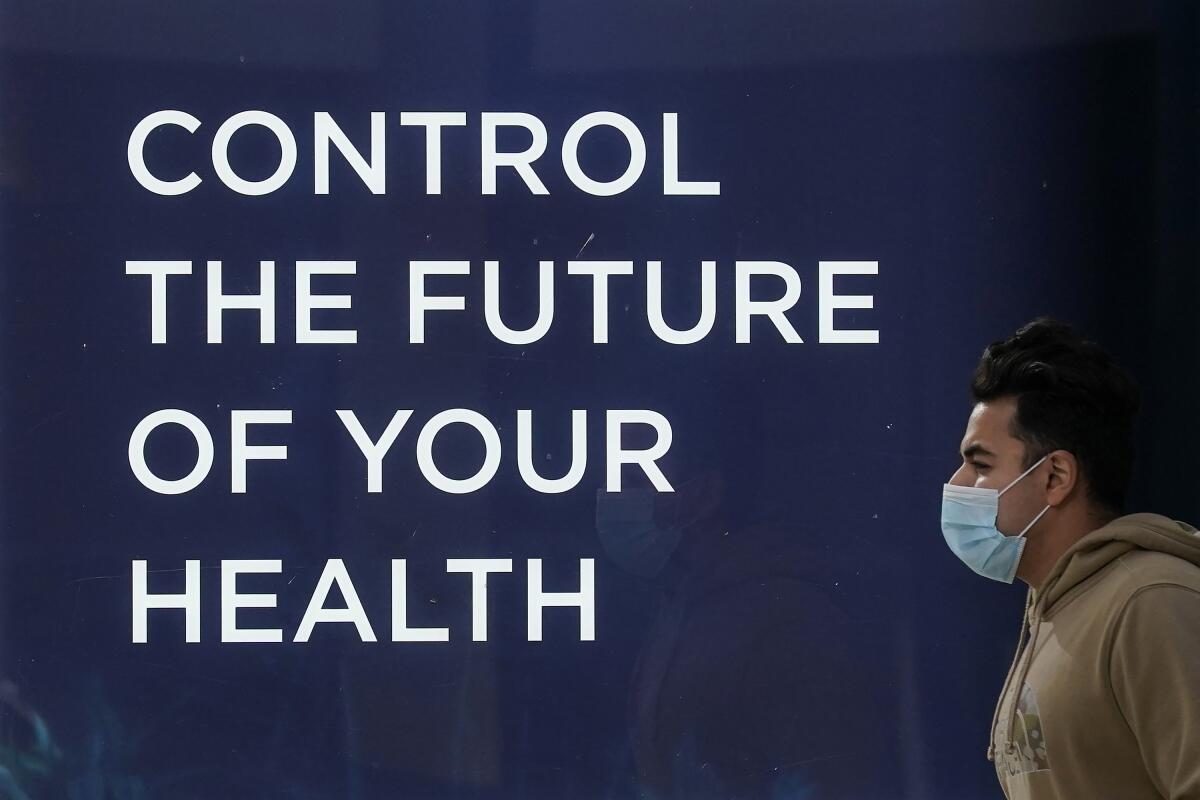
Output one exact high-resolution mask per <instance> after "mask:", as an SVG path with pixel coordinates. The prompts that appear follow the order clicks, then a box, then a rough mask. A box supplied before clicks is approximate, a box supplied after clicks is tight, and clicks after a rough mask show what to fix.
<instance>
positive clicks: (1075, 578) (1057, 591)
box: [1030, 513, 1200, 616]
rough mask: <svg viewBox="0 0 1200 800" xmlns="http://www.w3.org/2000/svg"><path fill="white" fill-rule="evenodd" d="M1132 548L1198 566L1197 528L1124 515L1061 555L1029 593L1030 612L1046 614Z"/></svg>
mask: <svg viewBox="0 0 1200 800" xmlns="http://www.w3.org/2000/svg"><path fill="white" fill-rule="evenodd" d="M1135 549H1141V550H1155V551H1158V552H1160V553H1167V554H1169V555H1173V556H1176V557H1177V558H1182V559H1183V560H1185V561H1188V562H1190V563H1192V564H1195V565H1196V566H1200V535H1198V532H1197V530H1196V528H1194V527H1192V526H1191V525H1189V524H1188V523H1186V522H1181V521H1179V520H1174V519H1170V518H1169V517H1164V516H1163V515H1162V514H1149V513H1138V514H1126V515H1125V516H1122V517H1117V518H1115V519H1113V520H1112V521H1111V522H1109V523H1107V524H1105V525H1102V526H1101V527H1099V528H1097V529H1096V530H1094V531H1092V532H1091V533H1088V534H1087V535H1085V536H1083V537H1081V538H1080V539H1079V541H1077V542H1075V544H1073V545H1072V546H1071V547H1070V548H1069V549H1068V550H1067V552H1065V553H1063V555H1062V556H1061V557H1060V558H1059V559H1058V561H1057V562H1056V563H1055V565H1054V567H1053V568H1052V569H1051V570H1050V574H1049V575H1047V576H1046V580H1045V581H1044V582H1043V583H1042V586H1041V587H1040V588H1038V589H1031V590H1030V600H1031V605H1032V607H1033V613H1034V614H1035V615H1039V616H1041V615H1045V614H1046V613H1047V612H1049V611H1050V609H1052V608H1053V607H1054V604H1055V603H1057V602H1058V601H1059V600H1060V599H1061V598H1062V596H1063V595H1065V594H1066V593H1067V592H1069V591H1071V589H1074V588H1075V587H1076V586H1077V585H1079V584H1080V583H1082V582H1083V581H1085V580H1087V579H1088V578H1090V577H1091V576H1092V575H1094V574H1095V573H1097V572H1099V571H1100V570H1101V569H1103V568H1104V567H1106V566H1108V565H1109V564H1110V563H1111V562H1113V561H1116V560H1117V559H1118V558H1120V557H1121V556H1123V555H1125V554H1126V553H1128V552H1129V551H1130V550H1135Z"/></svg>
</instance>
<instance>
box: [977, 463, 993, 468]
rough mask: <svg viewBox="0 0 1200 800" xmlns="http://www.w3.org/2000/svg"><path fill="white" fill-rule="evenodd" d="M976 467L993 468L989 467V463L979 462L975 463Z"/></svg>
mask: <svg viewBox="0 0 1200 800" xmlns="http://www.w3.org/2000/svg"><path fill="white" fill-rule="evenodd" d="M975 469H991V467H989V466H988V465H987V464H980V463H978V462H977V463H976V464H975Z"/></svg>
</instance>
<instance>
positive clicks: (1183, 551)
mask: <svg viewBox="0 0 1200 800" xmlns="http://www.w3.org/2000/svg"><path fill="white" fill-rule="evenodd" d="M1027 630H1028V633H1029V637H1028V646H1023V645H1025V643H1026V632H1027ZM988 758H989V759H990V760H993V761H995V767H996V774H997V776H998V777H999V778H1000V784H1001V786H1002V787H1003V788H1004V794H1005V796H1006V797H1008V798H1009V799H1010V800H1051V799H1053V800H1161V798H1168V800H1200V533H1198V532H1197V530H1196V528H1194V527H1192V526H1191V525H1188V524H1187V523H1184V522H1178V521H1176V520H1172V519H1168V518H1167V517H1164V516H1162V515H1160V514H1146V513H1140V514H1127V515H1125V516H1122V517H1117V518H1116V519H1114V520H1112V521H1111V522H1109V523H1108V524H1106V525H1104V526H1102V527H1100V528H1097V529H1096V530H1094V531H1092V532H1091V533H1089V534H1087V535H1086V536H1084V537H1082V538H1081V539H1080V540H1079V541H1078V542H1076V543H1075V544H1074V545H1073V546H1072V547H1071V548H1070V549H1069V550H1067V552H1066V553H1064V554H1063V556H1062V557H1061V558H1060V559H1059V560H1058V562H1057V563H1056V564H1055V565H1054V568H1053V569H1052V570H1051V572H1050V574H1049V576H1047V578H1046V581H1045V582H1044V583H1043V584H1042V586H1041V587H1040V588H1039V589H1038V590H1034V589H1030V591H1029V595H1028V598H1027V601H1026V606H1025V620H1024V621H1023V624H1022V627H1021V636H1020V638H1019V639H1018V641H1017V653H1016V656H1015V657H1014V659H1013V663H1012V666H1010V667H1009V671H1008V677H1007V678H1005V681H1004V689H1003V691H1002V692H1001V694H1000V700H999V702H998V703H997V705H996V713H995V716H994V717H993V719H992V744H991V746H989V747H988Z"/></svg>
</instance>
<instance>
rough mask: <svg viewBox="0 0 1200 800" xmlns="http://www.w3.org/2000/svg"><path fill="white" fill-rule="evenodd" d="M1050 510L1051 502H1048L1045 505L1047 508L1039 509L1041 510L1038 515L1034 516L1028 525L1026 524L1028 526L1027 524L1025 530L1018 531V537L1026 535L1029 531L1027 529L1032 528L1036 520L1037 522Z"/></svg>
mask: <svg viewBox="0 0 1200 800" xmlns="http://www.w3.org/2000/svg"><path fill="white" fill-rule="evenodd" d="M1049 510H1050V506H1049V504H1047V505H1046V507H1045V508H1043V509H1042V510H1041V511H1039V512H1038V515H1037V516H1036V517H1034V518H1033V519H1032V520H1031V521H1030V523H1029V524H1028V525H1026V526H1025V530H1023V531H1021V532H1020V533H1018V534H1017V538H1018V539H1020V538H1021V537H1022V536H1024V535H1025V533H1026V532H1027V531H1028V530H1029V529H1030V528H1032V527H1033V525H1034V523H1035V522H1037V521H1038V520H1039V519H1041V518H1042V514H1045V513H1046V512H1047V511H1049Z"/></svg>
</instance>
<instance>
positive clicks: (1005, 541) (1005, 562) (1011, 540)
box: [942, 453, 1050, 583]
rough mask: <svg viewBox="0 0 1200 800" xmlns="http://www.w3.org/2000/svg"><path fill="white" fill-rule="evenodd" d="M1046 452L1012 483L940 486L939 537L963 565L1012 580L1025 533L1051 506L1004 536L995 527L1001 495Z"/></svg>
mask: <svg viewBox="0 0 1200 800" xmlns="http://www.w3.org/2000/svg"><path fill="white" fill-rule="evenodd" d="M1049 455H1050V454H1049V453H1047V454H1046V455H1045V456H1042V457H1041V458H1039V459H1038V460H1037V463H1035V464H1034V465H1033V466H1031V467H1030V468H1029V469H1027V470H1025V471H1024V472H1022V473H1021V474H1020V475H1018V476H1017V477H1016V478H1014V479H1013V481H1012V483H1010V484H1008V486H1005V487H1004V488H1003V489H1000V490H999V491H997V490H996V489H992V488H987V487H983V486H955V485H953V484H950V483H946V484H943V485H942V536H944V537H945V539H946V544H947V545H949V546H950V549H951V550H952V551H953V552H954V555H956V556H958V557H959V558H960V559H961V560H962V562H963V563H964V564H966V565H967V566H968V567H970V568H971V569H973V570H975V571H976V572H978V573H979V574H980V575H982V576H983V577H985V578H991V579H992V580H995V581H1001V582H1002V583H1012V582H1013V579H1014V578H1016V576H1017V564H1019V563H1020V561H1021V554H1022V553H1023V552H1024V551H1025V542H1026V539H1025V533H1026V531H1028V530H1029V529H1030V528H1032V527H1033V525H1034V523H1036V522H1037V521H1038V520H1039V519H1041V518H1042V514H1045V513H1046V512H1047V511H1048V510H1049V509H1050V506H1049V505H1048V504H1047V506H1046V507H1045V508H1043V509H1042V510H1041V511H1039V512H1038V515H1037V516H1036V517H1034V518H1033V519H1032V520H1030V522H1029V524H1028V525H1026V526H1025V528H1024V530H1022V531H1021V532H1020V533H1018V534H1017V535H1016V536H1005V535H1004V534H1003V533H1001V532H1000V531H999V530H998V529H997V528H996V519H997V517H998V516H999V514H1000V495H1002V494H1004V493H1005V492H1007V491H1008V490H1009V489H1011V488H1012V487H1013V486H1014V485H1015V484H1016V483H1017V481H1019V480H1021V478H1024V477H1025V476H1026V475H1028V474H1029V473H1030V472H1032V471H1033V470H1034V469H1035V468H1036V467H1037V465H1038V464H1041V463H1042V462H1043V461H1045V460H1046V457H1047V456H1049Z"/></svg>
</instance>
